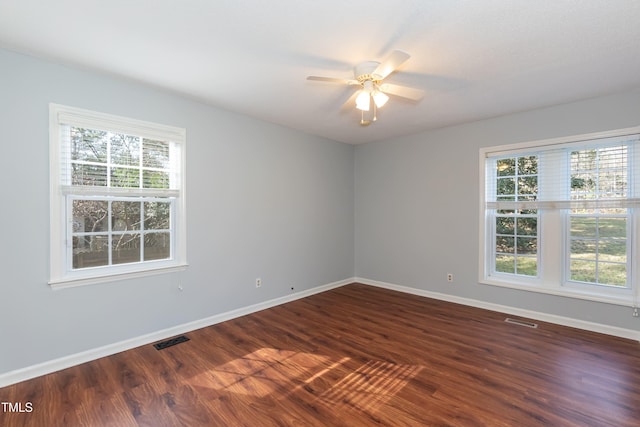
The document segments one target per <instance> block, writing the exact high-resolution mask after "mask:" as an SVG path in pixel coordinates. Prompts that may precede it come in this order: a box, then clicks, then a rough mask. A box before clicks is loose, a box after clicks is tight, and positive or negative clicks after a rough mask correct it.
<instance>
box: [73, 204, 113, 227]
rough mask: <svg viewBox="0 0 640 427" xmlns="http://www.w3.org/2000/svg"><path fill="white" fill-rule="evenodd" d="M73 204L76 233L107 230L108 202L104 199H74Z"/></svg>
mask: <svg viewBox="0 0 640 427" xmlns="http://www.w3.org/2000/svg"><path fill="white" fill-rule="evenodd" d="M72 206H73V207H72V209H73V232H74V233H97V232H101V231H107V227H108V225H107V221H106V219H107V215H108V210H107V202H105V201H103V200H74V201H73V203H72Z"/></svg>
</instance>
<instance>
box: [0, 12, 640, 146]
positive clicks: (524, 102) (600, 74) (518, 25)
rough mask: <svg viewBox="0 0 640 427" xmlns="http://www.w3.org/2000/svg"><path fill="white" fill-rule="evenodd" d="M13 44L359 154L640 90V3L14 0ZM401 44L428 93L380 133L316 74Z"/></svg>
mask: <svg viewBox="0 0 640 427" xmlns="http://www.w3.org/2000/svg"><path fill="white" fill-rule="evenodd" d="M0 46H1V47H4V48H7V49H10V50H13V51H18V52H24V53H27V54H31V55H34V56H39V57H44V58H48V59H52V60H55V61H58V62H62V63H67V64H71V65H75V66H82V67H84V68H89V69H94V70H101V71H103V72H107V73H110V74H114V75H118V76H123V77H126V78H129V79H134V80H136V81H140V82H145V83H148V84H151V85H153V86H157V87H162V88H166V89H169V90H171V91H174V92H178V93H180V94H183V95H187V96H189V97H193V98H197V99H198V100H201V101H204V102H206V103H209V104H211V105H214V106H218V107H221V108H225V109H228V110H231V111H236V112H239V113H242V114H246V115H248V116H252V117H256V118H258V119H262V120H265V121H269V122H274V123H278V124H281V125H284V126H287V127H290V128H294V129H299V130H301V131H304V132H307V133H311V134H316V135H321V136H324V137H327V138H331V139H333V140H337V141H342V142H347V143H352V144H359V143H364V142H368V141H373V140H379V139H387V138H390V137H395V136H400V135H405V134H410V133H416V132H419V131H422V130H427V129H434V128H439V127H443V126H448V125H453V124H458V123H463V122H468V121H473V120H479V119H483V118H487V117H493V116H499V115H503V114H509V113H513V112H517V111H524V110H530V109H534V108H539V107H543V106H549V105H554V104H560V103H565V102H570V101H575V100H579V99H584V98H589V97H594V96H599V95H603V94H607V93H613V92H618V91H623V90H626V89H629V88H632V87H638V86H640V1H637V0H538V1H531V0H393V1H389V0H367V1H362V0H324V1H318V0H272V1H263V0H110V1H98V0H56V1H48V0H0ZM396 49H398V50H404V51H406V52H408V53H409V54H411V58H410V59H409V61H407V62H406V63H405V64H404V65H403V66H402V67H401V68H400V69H399V70H398V71H397V72H396V73H394V74H392V75H391V76H389V77H388V78H387V80H386V81H387V82H392V83H398V84H403V85H410V86H414V87H418V88H421V89H423V90H424V91H425V97H424V98H423V99H422V101H420V102H418V103H411V102H406V101H403V100H401V99H398V98H392V99H391V100H390V101H389V102H388V103H387V105H386V106H384V108H382V109H381V110H380V111H379V113H378V121H377V122H376V123H374V124H372V125H371V126H369V127H361V126H360V125H359V124H358V123H359V119H360V116H359V112H358V111H357V110H356V109H355V108H352V107H349V108H343V104H344V103H345V101H346V100H347V99H348V98H349V97H350V96H351V95H352V93H353V91H354V90H355V87H354V86H346V85H344V86H343V85H339V84H333V83H325V82H313V81H307V80H306V77H307V76H308V75H320V76H330V77H339V78H352V77H353V71H352V69H353V66H354V65H356V64H357V63H359V62H362V61H367V60H373V61H382V60H384V59H385V58H386V57H387V56H388V55H389V54H390V53H391V52H392V51H394V50H396ZM0 74H1V71H0Z"/></svg>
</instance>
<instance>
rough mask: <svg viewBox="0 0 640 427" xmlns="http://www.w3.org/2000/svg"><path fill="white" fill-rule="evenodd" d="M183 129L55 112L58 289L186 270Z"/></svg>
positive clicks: (54, 275)
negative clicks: (180, 269) (181, 269)
mask: <svg viewBox="0 0 640 427" xmlns="http://www.w3.org/2000/svg"><path fill="white" fill-rule="evenodd" d="M184 145H185V131H184V129H179V128H173V127H168V126H163V125H157V124H154V123H147V122H141V121H137V120H132V119H127V118H122V117H116V116H111V115H106V114H101V113H95V112H91V111H86V110H80V109H76V108H71V107H65V106H61V105H55V104H51V105H50V150H51V152H50V162H51V169H50V170H51V279H50V284H51V285H52V286H54V287H67V286H75V285H80V284H86V283H96V282H103V281H106V280H113V279H116V278H125V277H133V276H139V275H146V274H152V273H158V272H162V271H167V270H169V271H171V270H174V269H176V268H178V269H179V268H184V267H185V265H186V259H185V249H186V248H185V231H186V230H185V220H184V217H185V212H184V187H183V185H184Z"/></svg>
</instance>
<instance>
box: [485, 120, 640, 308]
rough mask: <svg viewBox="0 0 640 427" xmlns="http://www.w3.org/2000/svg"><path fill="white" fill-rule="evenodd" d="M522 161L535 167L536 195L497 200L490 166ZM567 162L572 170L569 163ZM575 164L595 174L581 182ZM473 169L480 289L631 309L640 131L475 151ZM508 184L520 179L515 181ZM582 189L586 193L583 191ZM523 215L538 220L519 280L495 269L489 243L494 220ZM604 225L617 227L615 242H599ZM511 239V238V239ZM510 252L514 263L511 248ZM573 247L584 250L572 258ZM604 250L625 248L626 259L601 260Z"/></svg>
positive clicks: (604, 238)
mask: <svg viewBox="0 0 640 427" xmlns="http://www.w3.org/2000/svg"><path fill="white" fill-rule="evenodd" d="M584 153H586V154H588V155H590V156H592V157H593V159H589V161H584V162H582V163H581V161H580V160H575V159H579V158H580V157H579V156H580V155H581V154H584ZM525 156H535V158H536V159H537V162H538V164H537V187H536V190H537V191H536V195H535V196H533V197H519V196H518V192H517V191H516V195H515V196H511V197H509V196H501V195H502V194H506V192H505V191H504V190H503V189H502V188H500V189H499V188H498V185H499V182H500V181H499V180H500V178H501V177H500V176H499V175H498V173H501V172H498V170H499V168H498V167H496V165H497V164H498V163H497V162H503V163H506V162H507V161H511V163H513V159H518V158H522V157H525ZM572 156H573V157H572ZM572 158H573V159H574V163H571V159H572ZM597 159H601V160H597ZM610 159H613V160H610ZM589 162H590V163H589ZM598 162H600V163H598ZM616 162H617V163H616ZM583 163H584V164H587V163H588V164H595V165H601V166H597V169H594V170H588V171H585V172H584V174H582V175H581V173H582V171H581V170H579V168H580V167H583V166H582V165H583ZM612 165H613V166H612ZM479 166H480V176H479V180H480V214H479V220H480V223H479V225H480V227H479V229H480V239H479V282H480V283H483V284H490V285H497V286H503V287H510V288H515V289H524V290H528V291H533V292H542V293H549V294H554V295H561V296H567V297H573V298H581V299H588V300H594V301H601V302H607V303H612V304H620V305H627V306H637V304H638V292H639V291H638V288H639V286H638V280H640V277H639V276H640V275H639V274H637V268H638V266H637V265H636V264H637V262H636V260H635V259H636V258H637V253H638V252H637V249H638V248H637V245H638V241H640V228H639V227H638V226H639V221H640V127H635V128H627V129H619V130H615V131H610V132H601V133H594V134H587V135H578V136H570V137H564V138H556V139H550V140H544V141H532V142H526V143H518V144H511V145H502V146H495V147H486V148H482V149H481V150H480V164H479ZM576 168H578V169H576ZM598 176H603V177H605V178H606V179H605V178H603V179H602V185H601V186H600V184H599V183H598V182H592V181H597V177H598ZM584 177H586V179H583V178H584ZM508 178H513V180H514V181H518V180H519V179H520V178H519V177H517V176H515V177H510V176H509V177H508ZM591 178H594V179H591ZM586 181H588V182H589V185H587V184H584V182H586ZM605 184H606V185H605ZM580 185H583V186H584V187H589V189H590V191H582V192H581V191H580V190H581V188H582V187H580ZM523 212H524V213H535V212H537V214H538V219H537V245H536V255H537V269H536V270H533V271H529V272H527V273H526V274H519V272H518V270H517V268H515V269H514V270H513V271H507V269H504V268H502V267H497V265H498V264H497V261H496V260H497V259H498V258H499V256H500V255H501V253H500V252H499V251H500V245H499V244H497V243H496V241H497V239H499V237H496V236H500V234H499V233H498V231H497V230H496V227H497V226H496V221H497V223H498V225H500V224H501V223H500V219H499V218H501V217H504V216H505V215H506V216H509V215H511V216H515V217H517V216H518V215H519V214H520V213H523ZM496 218H498V219H496ZM612 223H615V224H617V228H616V230H617V231H616V232H617V233H618V234H615V233H614V234H613V235H611V234H607V233H612V232H611V231H606V226H608V225H610V224H612ZM592 224H595V225H594V226H593V229H594V230H596V231H595V232H593V233H591V231H590V230H591V226H592ZM620 225H622V226H620ZM609 228H611V229H612V227H609ZM585 230H586V231H585ZM597 230H604V231H602V232H601V233H600V232H599V231H597ZM514 233H516V232H514ZM589 233H591V234H589ZM598 233H599V234H598ZM620 233H623V234H624V235H623V234H620ZM515 236H516V238H517V234H515ZM585 236H586V237H585ZM612 236H613V237H612ZM580 245H582V246H580ZM607 245H609V246H607ZM625 245H626V246H625ZM496 246H497V247H498V248H496ZM513 246H514V249H513V252H515V256H516V258H517V255H518V254H517V251H518V249H517V244H516V243H514V244H513ZM578 247H580V248H582V247H586V248H587V249H584V252H586V255H585V254H582V253H580V254H578V255H577V254H576V252H580V251H578V249H575V248H578ZM608 247H616V248H618V249H620V250H621V248H623V247H626V251H625V252H624V253H622V254H620V256H617V257H615V256H612V255H611V254H610V253H608V252H607V251H608V250H610V249H607V248H608ZM593 248H596V249H593ZM581 257H583V258H584V259H583V258H581ZM581 263H582V264H585V265H587V266H588V272H589V273H593V272H595V273H594V274H593V277H594V278H585V276H583V275H580V274H579V269H578V266H582V264H581ZM611 271H613V272H617V274H618V275H619V276H621V277H623V279H615V280H614V279H610V278H609V277H613V276H614V275H613V273H610V272H611ZM605 273H606V274H605ZM598 274H600V276H598ZM607 274H609V276H607ZM587 276H588V275H587ZM589 277H590V276H589ZM599 277H601V278H602V279H600V278H599ZM616 280H618V281H616ZM609 282H611V283H609Z"/></svg>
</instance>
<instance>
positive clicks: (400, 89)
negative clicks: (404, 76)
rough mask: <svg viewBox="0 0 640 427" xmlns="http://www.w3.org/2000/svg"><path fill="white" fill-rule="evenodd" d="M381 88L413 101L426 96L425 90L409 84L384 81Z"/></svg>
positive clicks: (390, 93)
mask: <svg viewBox="0 0 640 427" xmlns="http://www.w3.org/2000/svg"><path fill="white" fill-rule="evenodd" d="M380 90H381V91H382V92H384V93H386V94H389V95H395V96H399V97H400V98H407V99H410V100H412V101H420V100H421V99H422V97H424V91H423V90H421V89H415V88H412V87H408V86H400V85H396V84H392V83H382V84H381V85H380Z"/></svg>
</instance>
